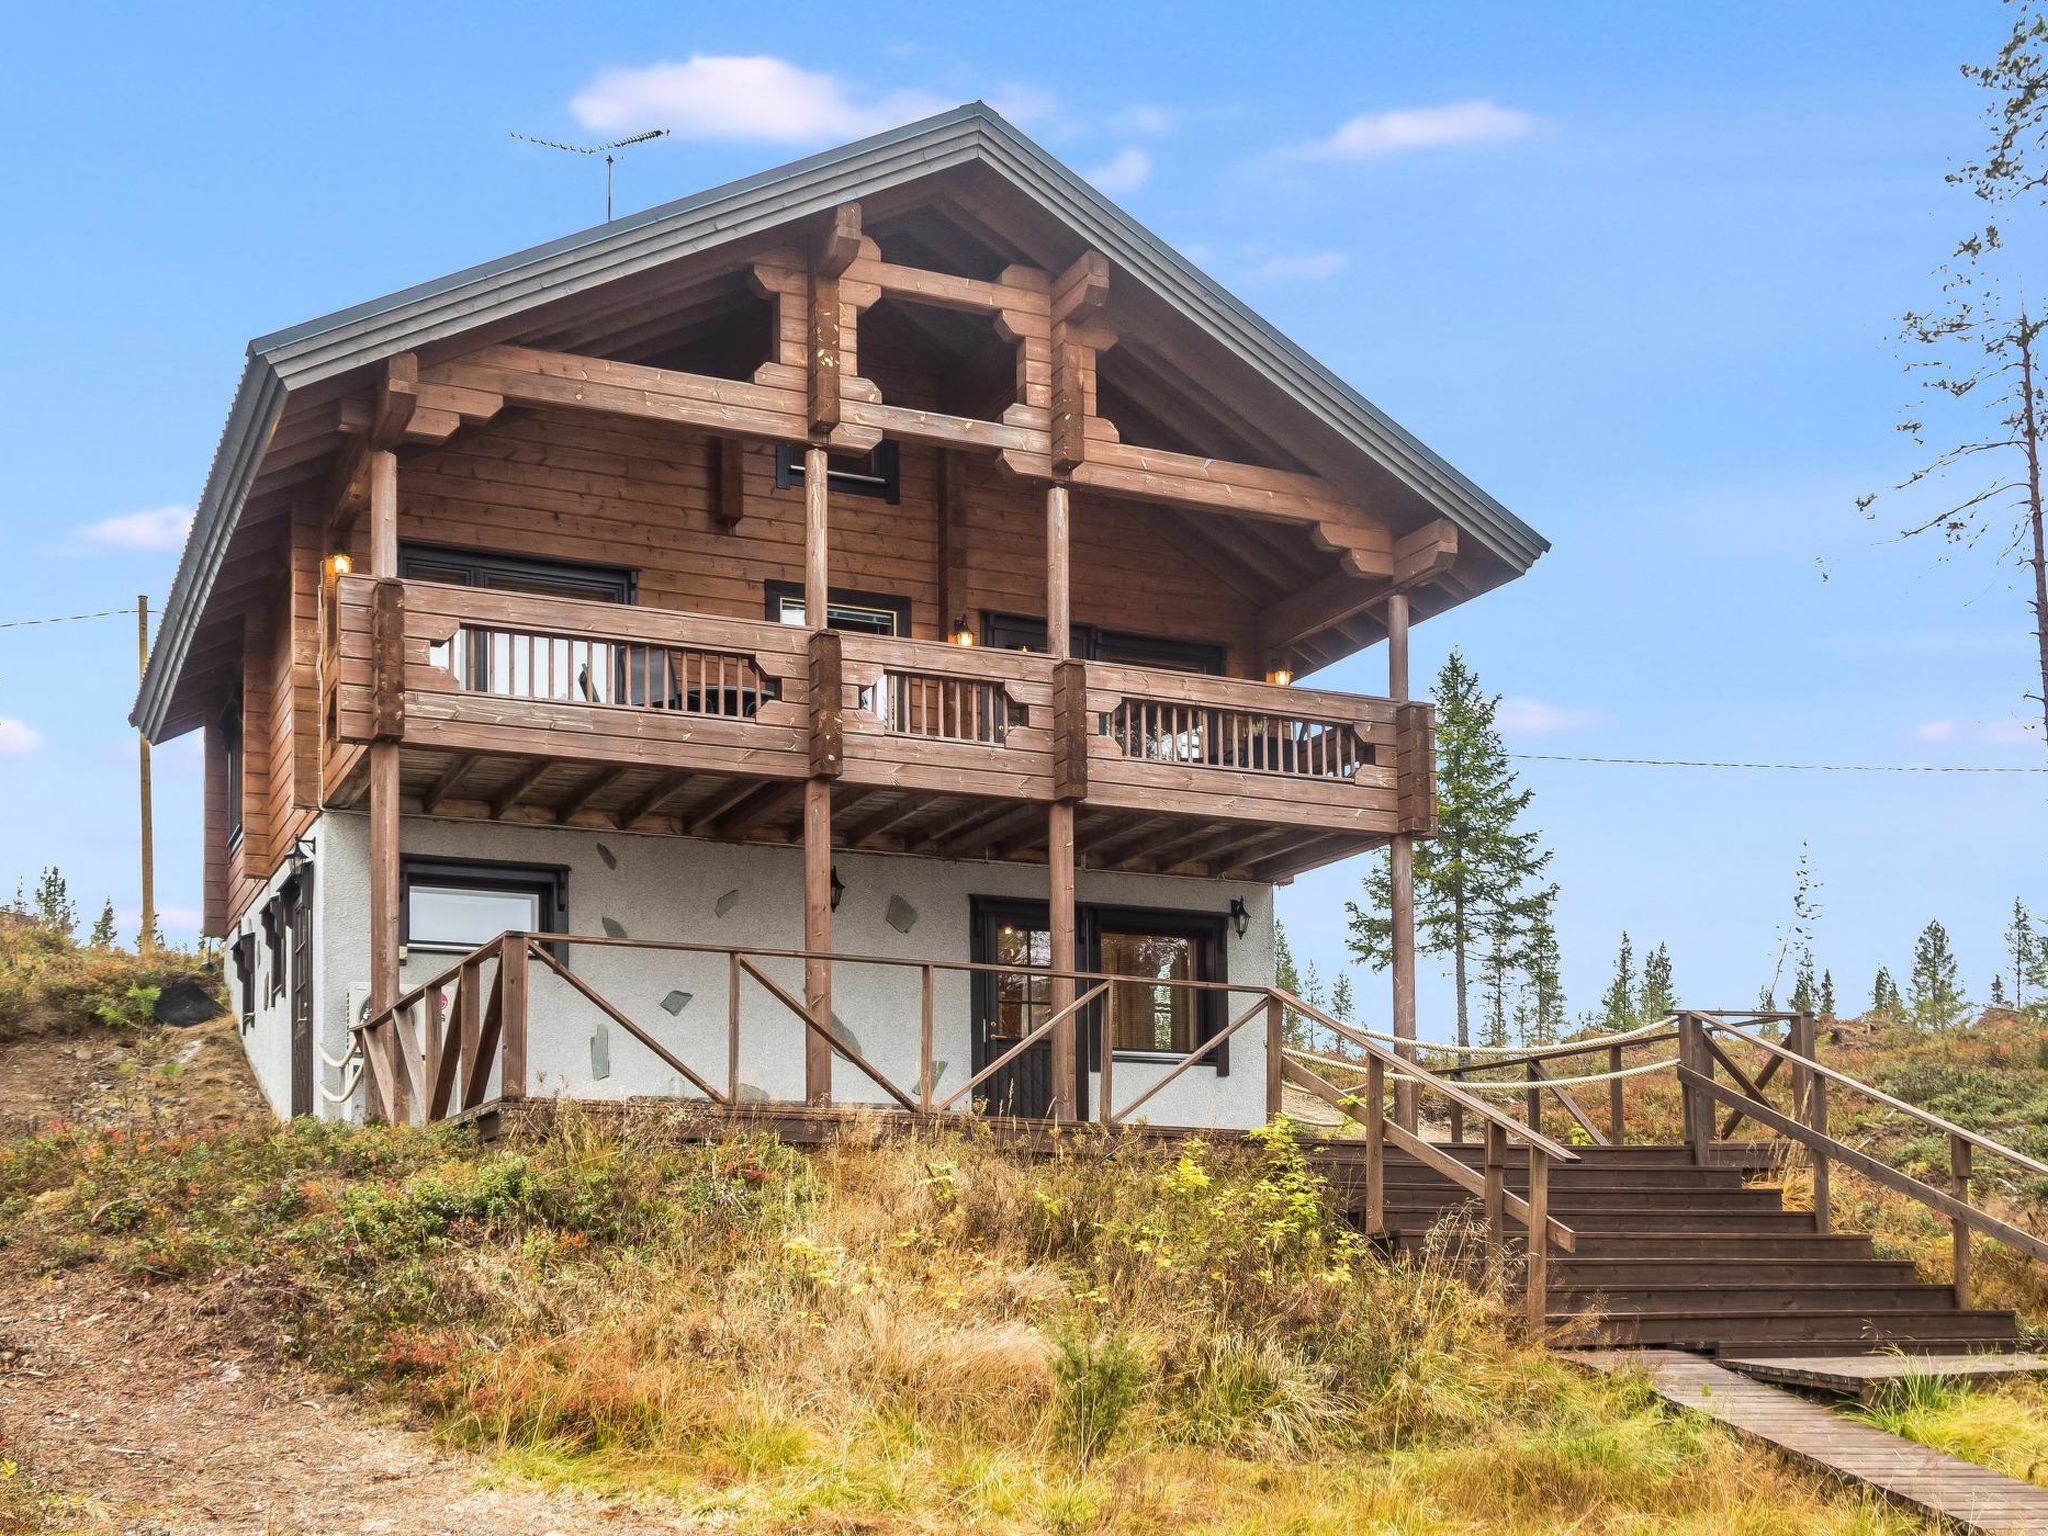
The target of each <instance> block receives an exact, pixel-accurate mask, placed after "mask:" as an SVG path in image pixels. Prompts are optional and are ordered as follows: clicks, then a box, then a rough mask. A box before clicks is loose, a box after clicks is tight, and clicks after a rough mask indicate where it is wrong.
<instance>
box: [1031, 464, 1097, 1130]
mask: <svg viewBox="0 0 2048 1536" xmlns="http://www.w3.org/2000/svg"><path fill="white" fill-rule="evenodd" d="M1067 509H1068V503H1067V488H1066V487H1065V486H1064V485H1051V486H1047V487H1046V491H1045V645H1046V650H1047V652H1048V653H1049V654H1050V655H1051V656H1052V659H1053V663H1054V666H1055V668H1057V667H1058V666H1059V665H1060V664H1061V663H1063V662H1066V661H1069V660H1071V659H1072V656H1073V645H1072V622H1071V615H1072V608H1071V599H1070V591H1071V588H1070V585H1069V570H1070V566H1069V530H1068V525H1067ZM1045 866H1046V885H1047V911H1048V916H1049V922H1048V926H1049V927H1050V928H1051V930H1052V969H1053V982H1052V1008H1053V1012H1054V1013H1055V1014H1058V1013H1059V1012H1060V1011H1061V1010H1062V1009H1066V1008H1070V1007H1071V1006H1072V1004H1073V1001H1074V978H1073V971H1074V958H1075V915H1074V802H1073V801H1072V800H1070V799H1063V800H1055V801H1053V803H1052V805H1051V806H1050V807H1049V808H1048V809H1047V811H1046V844H1045ZM1062 973H1064V974H1062ZM1102 1027H1103V1028H1104V1029H1105V1030H1107V1029H1108V1028H1109V1021H1108V1018H1107V1017H1106V1016H1105V1017H1104V1019H1103V1023H1102ZM1051 1053H1052V1112H1053V1118H1054V1119H1056V1120H1072V1119H1074V1118H1075V1117H1076V1116H1077V1114H1078V1113H1079V1108H1080V1106H1079V1105H1078V1103H1077V1102H1076V1092H1077V1089H1078V1086H1079V1085H1078V1083H1077V1081H1076V1078H1077V1074H1078V1065H1077V1053H1076V1049H1075V1030H1074V1019H1073V1017H1072V1015H1071V1014H1070V1015H1069V1016H1067V1017H1066V1018H1063V1019H1061V1020H1060V1022H1059V1023H1058V1024H1057V1025H1055V1026H1054V1027H1053V1031H1052V1047H1051Z"/></svg>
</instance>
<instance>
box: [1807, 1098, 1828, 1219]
mask: <svg viewBox="0 0 2048 1536" xmlns="http://www.w3.org/2000/svg"><path fill="white" fill-rule="evenodd" d="M1806 1124H1807V1127H1808V1129H1810V1130H1812V1131H1814V1132H1815V1133H1816V1134H1818V1135H1821V1136H1825V1135H1827V1133H1828V1080H1827V1079H1826V1078H1824V1077H1822V1076H1821V1075H1820V1074H1819V1073H1818V1072H1816V1073H1814V1074H1813V1087H1812V1088H1811V1089H1809V1090H1808V1095H1807V1117H1806ZM1833 1224H1834V1211H1833V1197H1832V1193H1831V1191H1830V1190H1829V1188H1828V1155H1827V1152H1826V1151H1825V1150H1823V1149H1822V1148H1820V1147H1815V1148H1814V1149H1813V1227H1814V1230H1815V1231H1816V1232H1819V1233H1821V1234H1822V1235H1823V1236H1825V1235H1826V1234H1827V1233H1828V1232H1829V1231H1830V1230H1832V1228H1833Z"/></svg>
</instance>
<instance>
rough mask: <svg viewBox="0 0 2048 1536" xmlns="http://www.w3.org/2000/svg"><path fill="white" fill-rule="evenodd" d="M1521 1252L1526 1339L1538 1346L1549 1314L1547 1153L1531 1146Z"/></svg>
mask: <svg viewBox="0 0 2048 1536" xmlns="http://www.w3.org/2000/svg"><path fill="white" fill-rule="evenodd" d="M1524 1251H1525V1253H1526V1255H1527V1263H1526V1265H1525V1276H1524V1289H1525V1290H1526V1292H1527V1303H1528V1308H1529V1337H1530V1338H1531V1339H1532V1340H1534V1341H1536V1342H1539V1343H1540V1342H1541V1341H1542V1339H1543V1336H1544V1334H1545V1332H1546V1331H1547V1328H1546V1325H1547V1323H1548V1321H1549V1317H1548V1314H1549V1311H1550V1154H1549V1153H1548V1152H1545V1151H1544V1150H1543V1149H1542V1148H1541V1147H1535V1146H1532V1147H1530V1148H1529V1240H1528V1243H1527V1246H1526V1248H1525V1250H1524Z"/></svg>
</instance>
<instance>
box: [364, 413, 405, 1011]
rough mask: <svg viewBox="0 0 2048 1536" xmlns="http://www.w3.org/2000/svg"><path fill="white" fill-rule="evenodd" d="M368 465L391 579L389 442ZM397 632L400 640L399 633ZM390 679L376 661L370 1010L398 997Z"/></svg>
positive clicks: (393, 511) (377, 542) (393, 479)
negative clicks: (386, 725)
mask: <svg viewBox="0 0 2048 1536" xmlns="http://www.w3.org/2000/svg"><path fill="white" fill-rule="evenodd" d="M369 468H370V475H369V489H370V508H369V532H370V574H371V575H372V576H374V577H376V578H377V580H378V581H379V583H380V584H381V583H383V582H386V581H391V582H396V580H397V578H398V455H397V454H396V453H393V452H392V451H391V450H390V449H388V448H379V449H376V450H374V451H372V452H371V454H370V465H369ZM380 596H381V593H380ZM378 610H379V613H378V616H379V617H382V616H383V615H384V613H385V611H386V610H387V605H386V604H385V603H383V602H381V601H380V602H379V603H378ZM400 612H401V613H402V610H400ZM397 638H398V640H399V643H400V644H401V646H402V644H403V635H402V634H401V635H400V636H398V637H397ZM379 639H380V640H381V639H382V637H381V636H380V637H379ZM379 649H380V650H381V649H382V647H381V646H380V647H379ZM392 681H394V680H393V679H390V678H388V677H386V676H384V675H383V669H382V668H381V667H380V668H379V676H378V693H379V699H378V701H377V702H378V716H379V722H378V723H379V730H378V734H377V736H376V738H375V739H374V740H372V741H371V743H370V1010H371V1012H373V1013H380V1012H382V1011H383V1010H384V1009H386V1008H389V1007H390V1006H391V1005H392V1004H393V1003H395V1002H397V1001H398V931H399V923H398V906H399V899H400V895H399V851H398V754H399V744H398V740H397V738H396V737H395V736H390V735H388V734H386V732H385V731H384V730H383V728H382V727H383V725H384V715H385V710H384V708H383V705H384V703H385V701H384V699H383V698H382V694H383V692H384V690H385V689H386V688H387V687H388V686H389V685H390V684H391V682H392Z"/></svg>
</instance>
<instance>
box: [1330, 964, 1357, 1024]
mask: <svg viewBox="0 0 2048 1536" xmlns="http://www.w3.org/2000/svg"><path fill="white" fill-rule="evenodd" d="M1357 1006H1358V1005H1357V1004H1356V1003H1354V1002H1352V1000H1351V976H1350V973H1348V972H1346V971H1339V972H1338V973H1337V979H1336V980H1335V981H1333V982H1332V983H1330V1017H1331V1018H1333V1019H1340V1020H1342V1021H1343V1022H1344V1023H1346V1024H1349V1023H1350V1022H1351V1015H1352V1013H1353V1011H1354V1010H1355V1009H1356V1008H1357Z"/></svg>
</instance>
